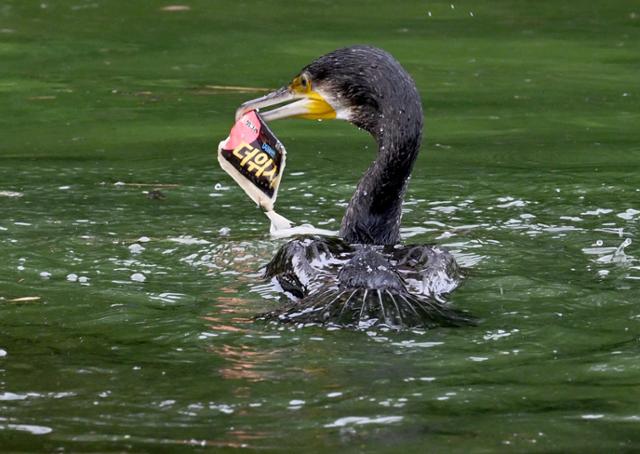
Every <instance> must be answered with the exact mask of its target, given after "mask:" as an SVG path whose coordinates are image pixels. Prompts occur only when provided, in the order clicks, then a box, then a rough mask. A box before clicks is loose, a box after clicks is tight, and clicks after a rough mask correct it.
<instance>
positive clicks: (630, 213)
mask: <svg viewBox="0 0 640 454" xmlns="http://www.w3.org/2000/svg"><path fill="white" fill-rule="evenodd" d="M638 214H640V211H638V210H634V209H633V208H628V209H627V210H626V211H624V212H622V213H618V214H617V215H616V216H618V217H619V218H621V219H624V220H626V221H631V220H633V219H634V218H635V216H636V215H638Z"/></svg>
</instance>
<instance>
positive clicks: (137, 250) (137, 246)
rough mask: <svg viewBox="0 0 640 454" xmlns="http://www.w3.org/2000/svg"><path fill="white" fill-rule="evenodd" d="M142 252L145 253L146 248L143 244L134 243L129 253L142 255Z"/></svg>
mask: <svg viewBox="0 0 640 454" xmlns="http://www.w3.org/2000/svg"><path fill="white" fill-rule="evenodd" d="M142 251H144V246H142V245H141V244H138V243H133V244H132V245H130V246H129V252H131V253H132V254H140V253H142Z"/></svg>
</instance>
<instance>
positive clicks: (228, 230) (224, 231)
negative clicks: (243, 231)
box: [218, 227, 231, 236]
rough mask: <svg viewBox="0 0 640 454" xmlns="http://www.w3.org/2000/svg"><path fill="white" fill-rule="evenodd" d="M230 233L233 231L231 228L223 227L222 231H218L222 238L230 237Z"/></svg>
mask: <svg viewBox="0 0 640 454" xmlns="http://www.w3.org/2000/svg"><path fill="white" fill-rule="evenodd" d="M230 232H231V229H230V228H229V227H222V228H221V229H220V230H218V233H219V234H220V236H228V235H229V233H230Z"/></svg>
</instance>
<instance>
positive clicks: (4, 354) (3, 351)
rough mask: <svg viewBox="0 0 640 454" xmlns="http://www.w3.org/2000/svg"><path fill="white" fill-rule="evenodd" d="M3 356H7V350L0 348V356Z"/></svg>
mask: <svg viewBox="0 0 640 454" xmlns="http://www.w3.org/2000/svg"><path fill="white" fill-rule="evenodd" d="M5 356H7V351H6V350H3V349H2V348H0V358H4V357H5Z"/></svg>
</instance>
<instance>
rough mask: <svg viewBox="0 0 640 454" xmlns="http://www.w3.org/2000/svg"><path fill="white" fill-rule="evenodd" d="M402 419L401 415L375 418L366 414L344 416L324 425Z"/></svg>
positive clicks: (341, 425)
mask: <svg viewBox="0 0 640 454" xmlns="http://www.w3.org/2000/svg"><path fill="white" fill-rule="evenodd" d="M403 419H404V417H403V416H378V417H376V418H370V417H368V416H346V417H344V418H338V419H336V420H335V421H334V422H332V423H329V424H325V425H324V427H327V428H331V427H345V426H352V425H353V426H360V425H365V424H392V423H397V422H400V421H402V420H403Z"/></svg>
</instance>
